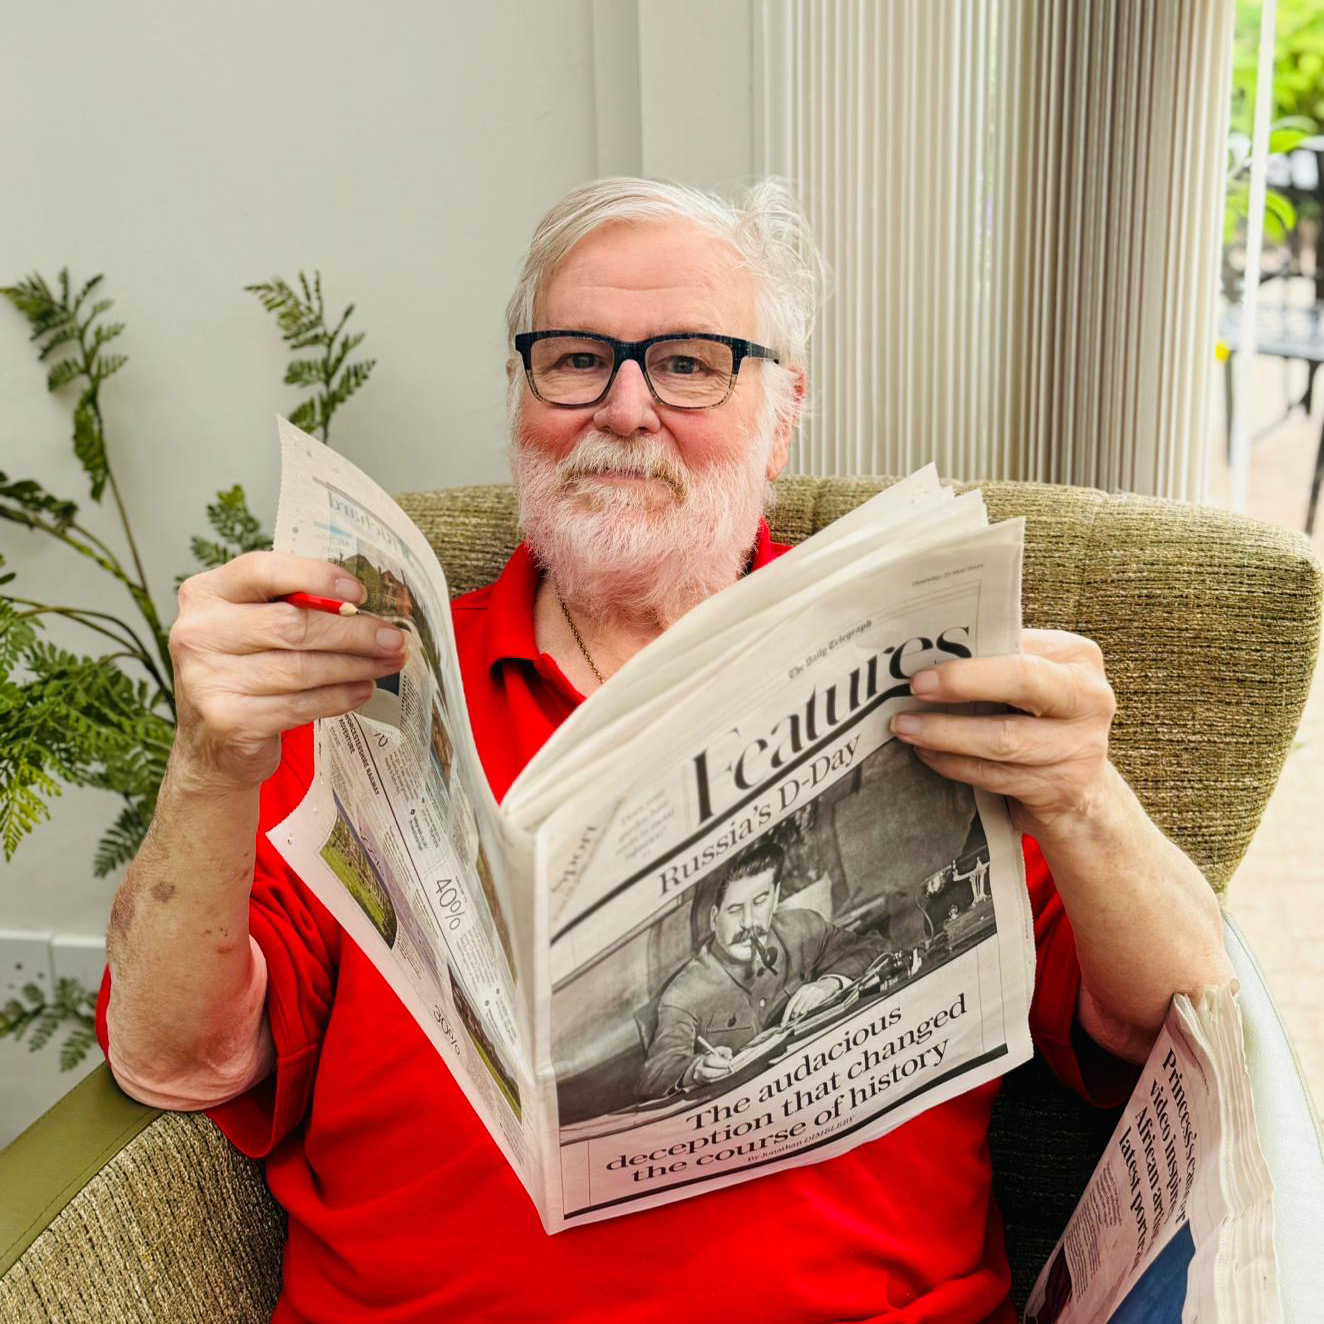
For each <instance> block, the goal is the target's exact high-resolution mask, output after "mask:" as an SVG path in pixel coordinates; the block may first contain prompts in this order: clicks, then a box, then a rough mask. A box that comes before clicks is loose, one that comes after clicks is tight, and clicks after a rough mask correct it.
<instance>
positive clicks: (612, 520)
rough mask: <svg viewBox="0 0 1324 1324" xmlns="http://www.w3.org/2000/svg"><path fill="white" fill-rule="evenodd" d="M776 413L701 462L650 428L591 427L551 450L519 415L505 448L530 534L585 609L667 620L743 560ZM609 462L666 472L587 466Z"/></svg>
mask: <svg viewBox="0 0 1324 1324" xmlns="http://www.w3.org/2000/svg"><path fill="white" fill-rule="evenodd" d="M775 421H776V420H775V414H774V410H773V409H772V408H764V409H762V410H760V419H759V422H758V424H757V426H756V428H755V432H754V435H753V436H752V437H751V439H750V442H749V445H748V447H747V449H746V450H745V451H744V452H743V453H742V454H740V455H738V456H737V457H735V458H733V459H730V460H723V461H719V462H717V463H714V464H711V465H709V466H708V467H707V468H706V469H703V470H702V471H700V472H697V473H696V472H694V471H692V470H690V469H687V468H686V467H685V466H684V465H683V464H681V463H680V462H679V461H678V460H677V459H676V458H675V456H674V455H672V454H671V453H670V452H669V451H668V450H667V448H666V446H665V445H664V444H663V443H662V442H660V441H659V440H657V438H655V437H641V438H638V439H636V440H632V441H624V440H622V439H621V438H620V437H616V436H612V435H610V434H604V433H600V432H591V433H589V434H588V435H587V436H585V437H584V438H583V440H582V441H580V442H579V444H578V445H577V446H576V447H575V449H574V450H573V451H571V452H570V454H569V455H567V456H565V457H564V458H562V459H561V460H556V459H554V458H552V457H551V456H549V455H548V454H547V453H546V452H545V451H543V450H541V449H539V448H538V447H537V446H536V445H533V444H531V443H530V442H528V441H527V440H525V438H524V436H523V434H522V432H521V428H520V424H519V419H518V417H516V418H515V419H514V420H513V427H512V433H513V440H512V443H511V448H510V458H511V469H512V472H513V474H514V479H515V491H516V495H517V496H518V498H519V515H520V524H521V527H522V531H523V535H524V540H525V541H526V542H527V543H528V545H529V548H530V550H531V551H532V552H533V555H534V557H535V559H536V560H537V561H538V562H539V564H540V565H541V566H542V567H543V568H544V569H545V570H546V571H547V572H548V573H549V574H550V575H551V577H552V581H553V583H554V584H555V585H556V588H557V591H558V592H559V593H560V594H561V596H562V598H564V599H565V601H566V602H568V603H572V604H573V605H574V607H575V609H576V611H577V612H578V613H582V614H585V615H588V616H592V617H596V618H598V619H602V618H604V617H607V616H610V615H613V614H617V613H620V612H628V613H629V614H630V615H631V616H638V615H645V614H646V615H649V616H655V617H656V618H658V619H659V620H661V621H662V623H663V624H664V625H669V624H671V623H672V622H674V621H676V620H677V619H679V618H680V617H681V616H683V615H684V614H685V613H686V612H687V611H689V610H690V609H691V608H692V607H695V606H697V605H698V604H699V603H700V602H702V601H703V600H704V599H705V598H707V597H710V596H711V595H712V594H713V593H716V592H718V591H719V590H720V589H723V588H725V587H726V586H727V585H728V584H732V583H734V582H735V581H736V580H737V579H738V578H739V577H740V575H741V573H742V572H743V571H744V569H745V565H746V562H747V561H748V559H749V554H750V551H751V549H752V547H753V545H754V541H755V538H756V536H757V534H758V522H759V519H760V518H761V517H762V515H763V513H764V511H765V510H766V509H770V508H771V505H772V493H773V488H772V484H771V483H770V482H769V481H768V479H767V468H768V458H769V456H770V455H771V453H772V446H773V441H774V439H775ZM602 473H615V474H632V475H636V476H647V477H652V478H655V479H658V480H660V481H656V482H653V483H649V484H647V485H646V486H645V485H625V484H614V483H606V482H599V481H596V480H595V479H594V477H593V476H592V475H594V474H602Z"/></svg>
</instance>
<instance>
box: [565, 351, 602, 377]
mask: <svg viewBox="0 0 1324 1324" xmlns="http://www.w3.org/2000/svg"><path fill="white" fill-rule="evenodd" d="M601 362H602V360H601V359H600V358H599V357H598V356H597V355H596V354H589V353H587V352H581V353H578V354H562V355H561V357H560V358H559V359H557V360H556V366H557V368H560V369H568V370H569V371H571V372H592V371H593V370H594V369H595V368H597V367H598V366H599V365H600V364H601Z"/></svg>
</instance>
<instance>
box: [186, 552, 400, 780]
mask: <svg viewBox="0 0 1324 1324" xmlns="http://www.w3.org/2000/svg"><path fill="white" fill-rule="evenodd" d="M298 591H303V592H305V593H316V594H320V595H323V596H326V597H336V598H340V599H342V600H343V601H348V602H355V603H357V602H362V600H363V592H364V590H363V585H362V584H360V583H359V581H358V580H357V579H354V578H352V577H351V576H350V575H349V574H348V573H347V572H346V571H345V570H343V569H341V568H340V567H339V566H336V565H332V564H330V563H329V562H327V561H317V560H313V559H312V558H310V557H306V556H291V555H287V554H286V553H284V552H247V553H245V554H244V555H243V556H239V557H236V558H235V559H234V560H233V561H231V562H229V563H228V564H227V565H223V566H220V567H218V568H217V569H215V570H208V571H206V572H204V573H203V574H199V575H194V576H193V577H192V578H191V579H186V580H185V581H184V583H183V584H182V585H181V586H180V589H179V616H178V618H177V619H176V621H175V624H174V627H173V628H172V629H171V631H170V656H171V658H172V659H173V661H174V665H175V695H176V699H177V701H178V705H179V727H178V738H177V740H176V742H175V749H174V752H173V754H172V758H171V762H172V765H173V766H174V770H175V772H176V775H177V776H179V777H180V778H181V779H183V780H184V781H185V782H186V783H187V784H189V785H190V786H195V787H197V788H199V789H203V790H208V791H210V790H217V791H227V790H238V789H243V788H249V787H256V786H258V785H259V784H260V783H262V782H263V781H265V780H266V779H267V778H268V777H269V776H271V774H272V773H273V772H274V771H275V769H276V765H277V763H279V761H280V735H281V732H283V731H288V730H291V729H292V728H294V727H296V726H302V725H303V724H304V723H305V722H310V721H312V720H313V719H314V718H317V717H337V716H339V715H340V714H342V713H346V712H350V711H351V710H352V709H354V708H357V707H359V706H361V705H362V704H364V703H366V702H367V701H368V699H369V698H371V696H372V691H373V685H374V683H375V681H376V680H377V678H378V677H381V676H389V675H391V674H393V673H394V672H396V671H399V670H400V667H401V664H402V659H403V656H404V653H403V649H404V641H405V636H404V633H403V632H402V631H400V630H396V629H394V628H390V627H385V626H383V624H382V622H381V621H379V620H377V619H376V618H375V617H372V616H353V617H341V616H331V615H328V614H326V613H324V612H318V611H311V610H309V609H307V608H305V607H295V606H292V605H291V604H290V603H288V602H277V601H273V599H275V598H279V597H281V596H283V595H284V594H286V593H294V592H298Z"/></svg>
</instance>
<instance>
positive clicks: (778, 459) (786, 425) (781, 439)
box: [768, 367, 809, 482]
mask: <svg viewBox="0 0 1324 1324" xmlns="http://www.w3.org/2000/svg"><path fill="white" fill-rule="evenodd" d="M788 371H789V372H790V374H791V395H792V400H793V402H794V403H793V407H792V408H791V409H789V410H787V412H786V417H784V418H782V419H780V420H778V423H777V434H776V436H775V437H774V438H773V442H772V454H771V455H769V456H768V480H769V482H771V481H772V480H773V479H775V478H776V477H777V475H778V474H780V473H781V471H782V470H783V469H784V468H786V461H787V460H789V459H790V458H791V438H792V437H793V436H794V435H795V425H796V424H797V423H799V421H800V411H801V410H802V409H803V408H804V403H805V391H806V390H807V389H808V386H809V379H808V378H807V377H806V376H805V370H804V369H803V368H802V367H795V368H790V369H788Z"/></svg>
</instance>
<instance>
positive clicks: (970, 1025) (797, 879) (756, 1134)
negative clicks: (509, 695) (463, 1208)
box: [534, 522, 1033, 1226]
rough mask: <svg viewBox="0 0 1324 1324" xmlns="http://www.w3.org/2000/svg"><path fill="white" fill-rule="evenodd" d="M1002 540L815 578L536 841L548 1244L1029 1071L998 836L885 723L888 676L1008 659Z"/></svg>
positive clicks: (862, 1136) (894, 700)
mask: <svg viewBox="0 0 1324 1324" xmlns="http://www.w3.org/2000/svg"><path fill="white" fill-rule="evenodd" d="M1021 537H1022V530H1021V526H1020V525H1019V524H1018V523H1015V522H1011V523H1007V524H1003V525H998V526H995V527H993V528H988V529H985V530H983V531H982V532H979V533H976V534H974V535H971V536H969V537H967V538H965V539H961V540H958V541H956V542H955V543H953V544H951V545H949V546H945V547H941V548H938V549H935V550H932V551H930V552H928V553H926V554H925V555H923V556H920V557H913V558H908V559H903V560H901V561H896V560H892V561H889V562H887V563H885V564H883V565H882V566H880V567H879V568H878V569H877V570H876V571H875V572H874V573H873V574H870V573H868V572H867V571H865V572H861V571H859V570H858V568H857V569H856V570H855V571H853V572H852V573H851V574H849V575H844V576H843V577H842V578H841V581H840V582H839V583H838V584H837V585H836V587H835V588H832V587H830V584H831V581H829V587H826V588H825V587H824V586H823V585H821V584H820V585H819V586H818V587H817V589H816V592H815V601H814V603H813V604H812V606H808V607H806V608H805V609H804V610H800V611H797V612H795V613H794V614H792V615H791V616H789V617H786V616H784V615H783V617H782V619H781V620H780V622H779V624H778V625H777V626H776V627H775V628H773V629H771V630H768V631H764V632H756V635H755V637H754V638H753V639H751V640H750V641H749V644H748V647H747V649H746V650H745V654H744V656H742V657H735V658H726V659H724V660H723V664H722V667H721V669H720V674H718V675H715V676H713V677H711V678H710V679H709V680H708V681H707V682H706V683H705V684H704V685H703V686H702V688H701V689H699V690H698V691H697V692H695V693H693V694H690V695H688V696H686V697H685V698H684V699H676V698H675V697H673V699H672V700H671V701H670V702H669V703H668V705H667V711H666V712H665V714H664V715H663V716H662V717H661V718H660V719H659V721H658V722H657V723H656V725H655V727H654V728H653V729H651V730H649V731H646V732H644V733H641V734H640V735H639V736H638V737H637V739H636V741H635V742H633V744H632V745H631V746H630V747H629V748H627V749H625V750H623V751H622V752H621V754H620V755H619V756H618V757H617V758H616V759H614V760H612V759H609V760H606V761H604V762H603V764H602V766H601V769H600V773H599V776H598V777H596V778H595V779H593V780H592V781H591V782H589V783H588V784H587V785H586V786H585V787H584V788H583V790H582V791H581V792H580V793H579V794H578V795H576V796H574V797H573V798H572V799H570V800H568V801H567V802H566V803H564V804H563V805H562V806H561V807H560V808H559V809H558V810H557V811H556V812H555V813H554V814H553V815H551V817H550V818H549V819H548V820H547V821H546V822H545V823H544V824H543V825H542V827H541V828H540V829H539V831H538V834H537V842H538V850H537V865H536V869H537V884H536V887H535V892H534V895H535V898H536V903H537V904H538V908H539V923H538V928H537V932H538V939H537V942H536V944H535V950H536V957H537V959H541V958H543V956H544V953H545V957H546V966H545V975H543V974H542V973H541V972H540V974H539V976H538V978H539V983H540V985H543V984H545V985H546V986H548V987H549V990H550V998H549V999H548V1000H547V1001H546V1002H543V1001H541V1000H540V1002H539V1006H538V1009H537V1015H538V1019H537V1022H536V1025H537V1029H536V1033H535V1044H536V1046H537V1047H538V1049H539V1050H540V1052H541V1056H540V1059H539V1062H538V1074H539V1077H540V1079H543V1080H551V1081H554V1082H555V1091H556V1093H555V1113H556V1129H555V1132H554V1134H552V1135H550V1136H549V1137H548V1142H547V1145H546V1148H547V1150H548V1152H550V1153H558V1152H559V1158H558V1159H557V1163H556V1170H555V1171H554V1172H553V1173H552V1174H551V1177H552V1181H551V1183H550V1184H549V1204H550V1205H551V1217H550V1223H551V1225H552V1226H577V1225H579V1224H581V1223H584V1222H588V1221H592V1220H593V1219H596V1218H602V1217H610V1216H613V1215H616V1214H620V1213H625V1212H629V1211H630V1210H632V1209H636V1208H642V1207H647V1206H649V1205H653V1204H658V1203H662V1202H665V1201H667V1200H670V1199H677V1198H682V1197H685V1196H688V1195H692V1194H695V1193H697V1192H699V1191H702V1190H705V1189H709V1188H714V1187H717V1186H722V1185H727V1184H730V1183H732V1182H735V1181H741V1180H747V1179H749V1178H751V1177H755V1176H758V1175H761V1174H762V1173H764V1172H767V1171H769V1170H770V1169H772V1168H774V1167H777V1166H786V1165H789V1164H792V1163H806V1162H816V1161H818V1160H820V1159H824V1158H828V1157H831V1156H833V1155H834V1154H838V1153H841V1152H844V1151H845V1150H846V1149H849V1148H851V1147H853V1146H854V1145H857V1144H860V1143H862V1142H863V1141H865V1140H869V1139H872V1138H875V1137H877V1136H879V1135H882V1134H883V1133H885V1132H886V1131H888V1130H890V1129H891V1128H893V1127H895V1126H897V1125H899V1124H901V1123H902V1122H904V1121H906V1120H908V1119H909V1118H911V1117H913V1116H915V1115H916V1114H917V1113H918V1112H920V1111H922V1110H923V1109H925V1108H928V1107H931V1106H932V1105H933V1104H935V1103H939V1102H941V1101H942V1100H944V1099H947V1098H950V1097H952V1096H953V1095H955V1094H958V1093H961V1092H963V1091H965V1090H968V1089H970V1088H972V1087H973V1086H975V1085H977V1084H980V1083H982V1082H983V1081H985V1080H988V1079H990V1078H992V1077H993V1076H996V1075H999V1074H1001V1073H1002V1072H1004V1071H1006V1070H1009V1069H1010V1068H1011V1067H1012V1066H1014V1065H1016V1064H1018V1063H1019V1062H1021V1061H1023V1060H1025V1059H1026V1058H1028V1056H1029V1055H1030V1052H1031V1045H1030V1039H1029V1031H1028V1004H1029V998H1030V993H1031V989H1032V980H1033V941H1032V937H1031V934H1030V914H1029V905H1028V898H1027V896H1026V891H1025V885H1024V867H1023V859H1022V855H1021V851H1020V844H1019V838H1018V837H1017V835H1016V834H1015V833H1014V832H1013V831H1012V830H1011V826H1010V823H1009V821H1008V819H1007V816H1006V812H1005V809H1004V807H1003V804H1002V802H1001V800H999V799H997V798H995V797H985V796H983V795H982V794H979V795H976V794H975V793H974V792H972V791H971V789H970V788H969V787H966V786H964V785H961V784H959V783H955V782H950V781H947V780H945V779H943V778H941V777H939V776H938V775H937V774H935V773H933V772H932V771H930V770H929V769H928V768H927V767H926V766H925V765H924V764H923V763H922V762H921V761H920V760H919V759H917V758H916V757H915V755H914V752H913V750H911V748H910V747H908V746H907V745H905V744H904V743H902V742H899V741H896V740H894V739H893V738H892V737H891V735H890V722H891V719H892V717H893V716H894V715H895V714H896V713H898V712H900V711H903V710H904V709H905V708H907V707H913V706H915V701H914V700H913V699H912V698H911V697H910V690H909V683H908V679H909V676H910V675H911V674H913V673H914V672H915V671H917V670H919V669H920V668H922V667H925V666H929V665H932V664H933V663H935V662H941V661H943V660H945V659H946V658H951V657H961V656H969V655H970V654H972V653H974V652H987V653H996V652H1007V651H1013V650H1014V649H1015V647H1016V643H1017V630H1018V625H1019V566H1020V557H1021ZM714 714H718V715H720V717H719V719H718V720H714ZM642 751H647V757H643V756H642ZM632 769H633V773H632V771H631V770H632ZM558 1188H559V1189H558Z"/></svg>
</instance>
